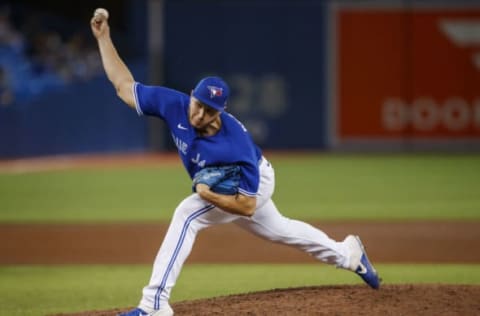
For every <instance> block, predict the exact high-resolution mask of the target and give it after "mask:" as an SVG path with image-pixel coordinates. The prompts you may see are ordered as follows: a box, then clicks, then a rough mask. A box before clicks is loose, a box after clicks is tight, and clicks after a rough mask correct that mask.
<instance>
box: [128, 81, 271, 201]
mask: <svg viewBox="0 0 480 316" xmlns="http://www.w3.org/2000/svg"><path fill="white" fill-rule="evenodd" d="M133 92H134V96H135V105H136V108H137V112H138V114H139V115H149V116H156V117H159V118H161V119H163V120H164V121H165V123H166V124H167V125H168V127H169V129H170V132H171V135H172V138H173V141H174V142H175V145H176V146H177V149H178V153H179V155H180V158H181V159H182V162H183V165H184V166H185V169H186V170H187V172H188V174H189V175H190V178H192V179H193V177H194V175H195V173H197V172H198V171H199V170H201V169H203V168H204V167H208V166H219V165H230V164H236V165H239V166H240V168H241V171H242V176H241V180H240V184H239V188H238V189H239V192H240V193H242V194H244V195H248V196H255V195H256V193H257V191H258V185H259V178H260V177H259V169H258V164H259V162H260V159H261V158H262V153H261V151H260V149H259V148H258V146H257V145H256V144H255V143H254V142H253V140H252V137H251V136H250V134H249V133H248V131H247V129H246V128H245V127H244V126H243V124H242V123H241V122H240V121H238V120H237V119H236V118H235V117H234V116H233V115H231V114H230V113H227V112H222V113H221V114H220V117H221V120H222V126H221V128H220V130H219V131H218V132H217V133H216V134H215V135H212V136H200V135H198V133H197V131H196V130H195V128H194V127H193V126H192V125H190V121H189V119H188V107H189V103H190V97H189V95H187V94H185V93H182V92H179V91H176V90H173V89H169V88H165V87H160V86H146V85H143V84H140V83H138V82H136V83H135V84H134V87H133Z"/></svg>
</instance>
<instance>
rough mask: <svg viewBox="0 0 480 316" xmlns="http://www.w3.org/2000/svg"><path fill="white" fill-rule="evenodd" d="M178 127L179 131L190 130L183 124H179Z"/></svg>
mask: <svg viewBox="0 0 480 316" xmlns="http://www.w3.org/2000/svg"><path fill="white" fill-rule="evenodd" d="M177 127H178V128H179V129H183V130H184V131H186V130H187V129H188V128H186V127H185V126H183V125H182V124H181V123H178V125H177Z"/></svg>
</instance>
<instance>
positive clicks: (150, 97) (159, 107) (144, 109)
mask: <svg viewBox="0 0 480 316" xmlns="http://www.w3.org/2000/svg"><path fill="white" fill-rule="evenodd" d="M133 95H134V97H135V108H136V109H137V113H138V114H139V115H151V116H158V117H160V118H162V119H165V118H166V117H167V112H168V110H169V109H170V108H171V106H172V105H178V104H181V103H182V102H184V100H185V98H188V96H187V95H186V94H184V93H182V92H179V91H176V90H173V89H169V88H165V87H160V86H147V85H143V84H141V83H138V82H135V83H134V84H133Z"/></svg>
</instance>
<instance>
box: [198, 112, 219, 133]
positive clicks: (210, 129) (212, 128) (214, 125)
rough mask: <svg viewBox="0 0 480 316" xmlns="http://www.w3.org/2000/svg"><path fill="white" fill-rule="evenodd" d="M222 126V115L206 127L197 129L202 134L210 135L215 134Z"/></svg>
mask: <svg viewBox="0 0 480 316" xmlns="http://www.w3.org/2000/svg"><path fill="white" fill-rule="evenodd" d="M221 127H222V120H221V119H220V116H219V117H217V118H216V119H215V120H213V121H212V122H211V123H210V124H208V125H207V126H206V127H205V128H204V129H201V130H200V129H197V132H198V133H199V134H200V136H203V137H208V136H213V135H215V134H217V133H218V131H219V130H220V128H221Z"/></svg>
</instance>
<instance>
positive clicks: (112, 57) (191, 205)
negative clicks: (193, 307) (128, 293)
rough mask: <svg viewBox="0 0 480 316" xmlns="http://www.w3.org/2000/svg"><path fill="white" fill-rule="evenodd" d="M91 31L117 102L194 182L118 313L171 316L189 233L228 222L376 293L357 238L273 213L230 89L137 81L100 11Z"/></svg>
mask: <svg viewBox="0 0 480 316" xmlns="http://www.w3.org/2000/svg"><path fill="white" fill-rule="evenodd" d="M91 29H92V32H93V35H94V36H95V38H96V39H97V42H98V47H99V50H100V55H101V59H102V63H103V67H104V69H105V72H106V75H107V77H108V79H109V80H110V81H111V83H112V84H113V86H114V87H115V89H116V91H117V95H118V97H120V99H122V100H123V101H124V102H125V103H126V104H127V105H128V106H130V107H131V108H133V109H135V110H136V111H137V113H138V114H139V115H148V116H155V117H158V118H160V119H162V120H164V121H165V122H166V124H167V125H168V128H169V130H170V132H171V136H172V138H173V140H174V142H175V144H176V146H177V148H178V154H179V156H180V159H181V160H182V162H183V165H184V167H185V169H186V171H187V172H188V174H189V175H190V177H191V178H192V191H193V192H192V194H190V195H189V196H187V197H186V198H185V199H184V200H183V201H181V202H180V204H179V205H178V206H177V208H176V209H175V212H174V214H173V218H172V221H171V223H170V226H169V228H168V231H167V233H166V235H165V238H164V240H163V243H162V245H161V247H160V250H159V251H158V254H157V256H156V259H155V262H154V266H153V271H152V275H151V278H150V281H149V282H148V284H147V285H146V286H145V287H144V288H143V295H142V298H141V300H140V303H139V305H138V307H137V308H135V309H134V310H132V311H130V312H127V313H125V314H122V315H125V316H127V315H128V316H134V315H135V316H138V315H155V316H160V315H173V310H172V308H171V307H170V305H169V298H170V292H171V291H172V288H173V286H174V285H175V282H176V280H177V277H178V276H179V273H180V270H181V269H182V266H183V264H184V262H185V260H186V259H187V257H188V255H189V254H190V251H191V249H192V247H193V243H194V240H195V236H196V235H197V233H198V232H199V231H200V230H202V229H205V228H207V227H209V226H212V225H216V224H221V223H234V224H236V225H238V226H239V227H241V228H243V229H245V230H247V231H249V232H251V233H253V234H256V235H258V236H260V237H262V238H264V239H267V240H270V241H275V242H280V243H283V244H285V245H290V246H293V247H296V248H298V249H301V250H303V251H305V252H307V253H309V254H310V255H312V256H313V257H315V258H316V259H318V260H320V261H322V262H325V263H328V264H332V265H336V266H337V267H340V268H344V269H346V270H351V271H353V272H355V273H357V274H358V275H359V276H360V277H361V278H362V279H363V280H364V281H365V282H366V283H367V284H368V285H369V286H371V287H372V288H374V289H378V288H379V286H380V279H379V277H378V275H377V272H376V271H375V269H374V268H373V266H372V265H371V263H370V262H369V260H368V258H367V254H366V252H365V249H364V247H363V245H362V243H361V241H360V239H359V238H358V237H357V236H353V235H349V236H347V237H346V238H345V240H343V241H340V242H337V241H335V240H332V239H331V238H329V237H328V236H327V235H326V234H325V233H324V232H322V231H321V230H319V229H317V228H315V227H313V226H311V225H309V224H307V223H304V222H301V221H298V220H293V219H289V218H286V217H284V216H283V215H282V214H281V213H280V212H279V211H278V209H277V207H276V206H275V204H274V202H273V201H272V194H273V192H274V188H275V177H274V170H273V167H272V165H271V164H270V163H269V161H268V160H267V159H266V158H265V157H264V156H263V155H262V151H261V150H260V149H259V148H258V147H257V146H256V145H255V144H254V142H253V141H252V138H251V136H250V134H249V132H248V131H247V129H246V128H245V126H243V125H242V123H241V122H239V121H238V120H237V119H236V118H235V117H234V116H233V115H231V114H229V113H228V112H227V111H226V105H227V101H228V97H229V94H230V90H229V87H228V85H227V83H226V82H225V81H223V80H222V79H221V78H219V77H207V78H203V79H202V80H201V81H200V82H198V84H197V85H196V86H195V87H194V89H193V90H192V91H191V92H190V93H189V94H185V93H183V92H179V91H176V90H172V89H169V88H166V87H161V86H149V85H144V84H142V83H139V82H136V81H135V80H134V78H133V76H132V74H131V72H130V71H129V69H128V68H127V66H126V65H125V63H124V62H123V61H122V59H121V58H120V56H119V55H118V53H117V50H116V48H115V46H114V44H113V42H112V39H111V37H110V29H109V25H108V13H106V10H104V11H101V13H97V14H95V15H94V17H93V18H92V19H91Z"/></svg>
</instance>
